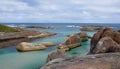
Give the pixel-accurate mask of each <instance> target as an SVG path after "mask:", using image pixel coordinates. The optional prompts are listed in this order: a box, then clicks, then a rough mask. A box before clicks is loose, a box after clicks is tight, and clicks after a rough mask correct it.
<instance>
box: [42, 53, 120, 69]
mask: <svg viewBox="0 0 120 69" xmlns="http://www.w3.org/2000/svg"><path fill="white" fill-rule="evenodd" d="M40 69H120V53H109V54H96V55H88V56H83V57H77V56H76V57H67V58H62V59H61V58H60V59H55V60H52V61H50V62H48V63H47V64H46V65H45V66H43V67H42V68H40Z"/></svg>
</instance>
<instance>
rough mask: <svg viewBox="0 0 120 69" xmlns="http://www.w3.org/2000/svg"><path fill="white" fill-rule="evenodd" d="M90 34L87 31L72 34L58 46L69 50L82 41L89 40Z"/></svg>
mask: <svg viewBox="0 0 120 69" xmlns="http://www.w3.org/2000/svg"><path fill="white" fill-rule="evenodd" d="M87 40H88V35H87V33H86V32H81V33H77V34H73V35H70V36H69V37H68V38H67V39H66V40H65V41H64V42H63V43H61V44H60V45H59V46H58V48H59V49H62V50H65V51H67V50H69V49H72V48H75V47H77V46H80V45H81V42H83V41H87Z"/></svg>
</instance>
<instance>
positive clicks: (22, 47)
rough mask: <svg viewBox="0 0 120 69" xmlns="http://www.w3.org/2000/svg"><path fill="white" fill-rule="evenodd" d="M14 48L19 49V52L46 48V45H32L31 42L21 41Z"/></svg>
mask: <svg viewBox="0 0 120 69" xmlns="http://www.w3.org/2000/svg"><path fill="white" fill-rule="evenodd" d="M16 49H17V50H18V51H21V52H26V51H37V50H44V49H46V46H44V45H34V44H32V43H27V42H22V43H20V44H19V45H18V46H17V47H16Z"/></svg>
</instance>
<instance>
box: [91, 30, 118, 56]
mask: <svg viewBox="0 0 120 69" xmlns="http://www.w3.org/2000/svg"><path fill="white" fill-rule="evenodd" d="M103 49H104V51H103ZM109 52H120V32H118V31H114V30H112V29H111V28H105V29H104V30H101V31H98V32H97V33H96V34H94V36H93V37H92V39H91V49H90V53H91V54H95V53H109Z"/></svg>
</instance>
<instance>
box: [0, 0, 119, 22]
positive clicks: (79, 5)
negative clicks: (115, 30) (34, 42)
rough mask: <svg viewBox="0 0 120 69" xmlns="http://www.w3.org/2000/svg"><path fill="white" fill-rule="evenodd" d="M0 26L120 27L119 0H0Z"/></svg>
mask: <svg viewBox="0 0 120 69" xmlns="http://www.w3.org/2000/svg"><path fill="white" fill-rule="evenodd" d="M0 22H1V23H120V0H0Z"/></svg>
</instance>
